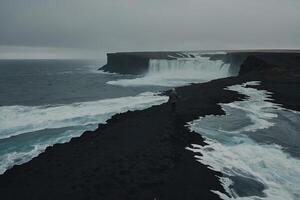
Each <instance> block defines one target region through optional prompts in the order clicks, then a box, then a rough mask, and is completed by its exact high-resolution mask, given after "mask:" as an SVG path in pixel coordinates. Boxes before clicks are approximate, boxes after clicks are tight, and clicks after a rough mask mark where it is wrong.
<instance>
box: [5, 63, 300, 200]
mask: <svg viewBox="0 0 300 200" xmlns="http://www.w3.org/2000/svg"><path fill="white" fill-rule="evenodd" d="M253 61H254V62H253ZM253 63H255V66H257V64H258V63H259V62H258V61H257V60H255V59H253V58H252V59H251V60H249V62H248V63H247V62H245V63H244V66H243V69H244V70H241V73H240V75H239V76H238V77H229V78H224V79H218V80H213V81H210V82H207V83H202V84H191V85H190V86H184V87H180V88H178V89H177V91H178V93H179V96H181V97H182V98H181V99H180V101H179V102H178V110H177V113H176V115H174V114H172V112H171V108H170V106H169V105H168V104H166V103H165V104H162V105H159V106H153V107H151V108H148V109H146V110H143V111H134V112H127V113H124V114H117V115H115V116H113V117H112V118H111V119H110V120H108V121H107V124H104V125H103V124H102V125H100V126H99V128H98V129H97V130H95V131H92V132H85V133H84V134H83V135H82V136H81V137H79V138H73V139H72V140H71V141H70V142H69V143H66V144H57V145H54V146H53V147H49V148H47V149H46V151H45V152H44V153H42V154H40V155H39V156H38V157H36V158H34V159H33V160H31V161H30V162H28V163H25V164H23V165H21V166H14V167H13V168H12V169H10V170H8V171H7V172H5V174H3V175H1V176H0V192H1V194H2V196H3V197H5V198H6V199H71V198H72V199H96V198H102V199H155V198H158V199H196V198H199V199H207V200H209V199H219V197H218V196H217V195H216V194H214V193H213V192H211V190H218V191H220V192H224V190H223V188H222V186H221V185H220V182H219V181H218V178H217V177H216V176H221V174H219V173H216V172H214V171H212V170H210V169H208V168H207V166H204V165H202V164H201V163H199V162H197V161H196V160H195V159H194V153H192V152H189V151H187V150H186V149H185V147H188V146H189V145H190V144H192V143H197V144H202V145H205V143H204V142H203V139H202V137H201V136H200V135H199V134H196V133H191V132H189V130H188V129H187V127H185V125H186V123H187V122H190V121H192V120H194V119H196V118H198V117H200V116H205V115H211V114H214V115H222V114H224V111H222V109H221V107H220V106H219V105H218V104H219V103H230V102H233V101H236V100H241V99H243V98H245V97H244V96H242V95H240V94H238V93H236V92H233V91H228V90H224V88H226V87H227V86H230V85H236V84H242V83H244V82H248V81H262V83H261V85H260V86H255V87H257V88H262V89H266V90H268V91H271V92H273V93H274V94H272V97H273V98H274V101H275V102H276V103H280V104H282V105H283V106H284V107H286V108H289V109H294V110H298V111H299V110H300V109H299V108H300V105H299V102H300V95H299V92H298V93H297V89H299V88H300V87H299V86H300V80H299V79H298V78H297V77H296V79H295V78H294V77H293V75H294V74H290V72H289V71H288V69H289V68H285V67H283V68H282V67H281V68H280V70H279V73H278V70H275V71H274V68H276V67H277V66H276V67H274V66H273V65H268V64H267V63H263V64H262V67H263V68H262V69H260V68H257V67H256V68H255V71H253V70H252V69H251V70H250V71H249V70H247V69H249V66H250V65H251V66H252V67H253V66H254V64H253ZM247 65H249V66H248V67H247ZM258 66H259V65H258ZM261 70H262V71H261ZM282 70H284V71H282ZM297 70H298V68H297V69H295V71H297ZM283 72H285V73H283ZM272 73H274V75H275V76H273V75H272V76H270V74H272ZM296 74H297V73H296ZM291 76H292V79H291V78H290V77H291ZM291 84H293V85H294V86H293V87H291V86H290V85H291ZM291 96H293V98H291ZM16 190H17V192H16Z"/></svg>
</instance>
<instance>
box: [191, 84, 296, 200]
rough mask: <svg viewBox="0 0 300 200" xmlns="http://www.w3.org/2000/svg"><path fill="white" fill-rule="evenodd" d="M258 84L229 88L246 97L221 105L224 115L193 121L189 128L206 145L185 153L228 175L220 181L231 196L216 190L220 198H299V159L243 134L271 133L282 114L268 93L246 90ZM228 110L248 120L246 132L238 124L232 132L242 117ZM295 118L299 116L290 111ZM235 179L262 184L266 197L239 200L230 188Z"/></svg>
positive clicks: (256, 199)
mask: <svg viewBox="0 0 300 200" xmlns="http://www.w3.org/2000/svg"><path fill="white" fill-rule="evenodd" d="M257 84H259V82H248V83H245V84H243V85H235V86H231V87H229V88H228V89H230V90H233V91H237V92H239V93H242V94H245V95H247V96H248V99H246V100H245V101H236V102H233V103H230V104H221V106H222V108H223V109H224V110H225V111H226V115H225V116H212V115H211V116H207V117H202V118H200V119H198V120H195V121H193V122H191V123H190V124H189V127H190V129H191V131H195V132H198V133H200V134H201V135H202V136H203V137H204V138H205V142H206V143H207V144H208V145H207V146H200V145H197V144H193V145H192V147H191V148H187V149H188V150H191V151H193V152H195V153H201V155H202V156H198V155H196V158H197V160H198V161H199V162H201V163H203V164H205V165H208V166H209V167H210V168H211V169H213V170H215V171H219V172H222V173H223V174H224V175H225V176H224V177H222V178H220V180H221V182H222V185H223V187H224V188H225V190H226V191H227V192H228V193H229V194H230V195H231V197H228V196H227V195H225V194H222V193H220V192H219V191H214V192H215V193H217V194H218V195H219V196H220V197H221V198H222V199H241V200H244V199H245V200H246V199H247V200H259V199H261V200H265V199H268V200H282V199H286V200H296V199H300V188H299V185H300V179H299V177H300V160H299V159H296V158H294V157H291V156H290V155H289V154H288V153H286V152H285V151H284V150H283V149H282V147H281V146H279V145H275V144H259V143H256V142H255V141H253V140H252V139H250V138H249V137H248V136H247V135H246V134H243V133H244V132H250V133H251V132H255V131H260V130H262V129H268V128H269V127H271V126H273V125H274V124H273V123H272V119H274V118H276V117H277V114H276V113H279V112H282V110H283V109H282V108H281V107H280V106H279V105H277V104H274V103H271V102H266V101H268V100H271V99H270V93H268V92H267V91H263V90H257V89H253V88H247V87H246V86H247V85H257ZM228 109H236V110H237V111H236V113H235V115H237V113H245V116H244V119H249V121H250V125H245V126H244V127H242V128H240V127H239V126H238V127H237V128H236V129H230V128H228V127H231V128H232V127H235V126H236V124H234V122H236V121H237V123H239V122H240V121H239V120H240V119H239V118H241V116H231V115H232V113H228V112H227V111H228ZM291 114H293V115H296V114H297V113H292V112H291ZM297 117H298V118H299V117H300V116H297ZM231 118H233V119H231ZM214 120H215V121H214ZM241 121H242V120H241ZM238 125H239V124H238ZM235 176H238V177H243V178H246V179H251V180H255V181H257V182H260V183H262V184H263V185H264V186H265V189H264V191H263V193H264V194H265V196H248V197H240V196H239V195H238V193H237V192H236V191H235V190H234V189H232V187H231V186H232V185H233V181H232V180H230V177H235Z"/></svg>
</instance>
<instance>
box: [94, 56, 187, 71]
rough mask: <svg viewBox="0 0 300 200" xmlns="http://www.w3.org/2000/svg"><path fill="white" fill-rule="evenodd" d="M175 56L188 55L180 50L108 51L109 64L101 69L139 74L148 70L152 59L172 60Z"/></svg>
mask: <svg viewBox="0 0 300 200" xmlns="http://www.w3.org/2000/svg"><path fill="white" fill-rule="evenodd" d="M174 57H186V55H185V54H183V53H180V52H128V53H125V52H124V53H108V54H107V64H106V65H104V66H103V67H101V68H100V69H101V70H104V71H106V72H115V73H120V74H136V75H139V74H145V73H146V72H148V67H149V61H150V59H163V60H171V59H174Z"/></svg>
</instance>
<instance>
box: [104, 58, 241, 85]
mask: <svg viewBox="0 0 300 200" xmlns="http://www.w3.org/2000/svg"><path fill="white" fill-rule="evenodd" d="M229 68H230V65H229V64H225V63H224V62H223V61H221V60H216V61H213V60H210V59H209V57H201V56H197V57H185V58H183V57H182V58H176V59H171V60H157V59H151V60H150V63H149V71H148V73H147V74H146V75H145V76H144V77H141V78H136V79H121V80H117V81H109V82H107V83H108V84H111V85H120V86H145V85H154V86H167V87H174V86H182V85H187V84H190V83H200V82H206V81H210V80H213V79H218V78H224V77H228V76H233V75H236V74H232V73H231V71H230V69H229Z"/></svg>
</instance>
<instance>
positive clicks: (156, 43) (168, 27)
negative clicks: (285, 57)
mask: <svg viewBox="0 0 300 200" xmlns="http://www.w3.org/2000/svg"><path fill="white" fill-rule="evenodd" d="M253 48H264V49H265V48H294V49H295V48H298V49H299V48H300V1H299V0H0V58H1V57H14V56H15V57H18V56H19V57H20V56H21V57H22V56H24V57H26V56H28V55H33V56H37V57H38V56H41V57H42V56H44V55H48V56H50V55H51V56H52V57H55V56H62V57H63V56H64V55H65V56H71V55H74V56H75V57H77V56H78V55H83V56H91V57H97V55H99V54H101V53H103V52H114V51H141V50H198V49H199V50H203V49H253ZM25 52H26V53H25Z"/></svg>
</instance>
